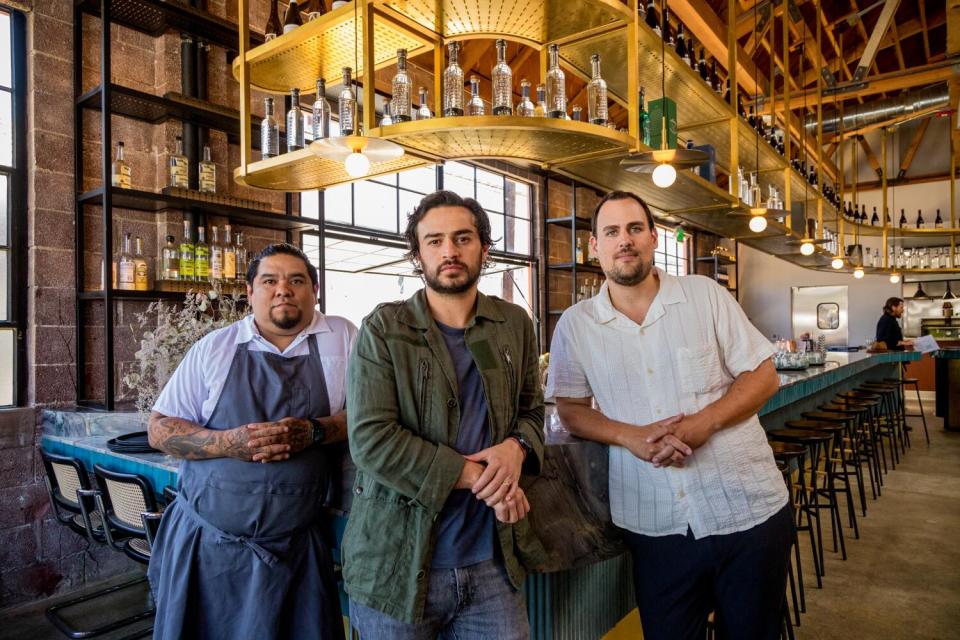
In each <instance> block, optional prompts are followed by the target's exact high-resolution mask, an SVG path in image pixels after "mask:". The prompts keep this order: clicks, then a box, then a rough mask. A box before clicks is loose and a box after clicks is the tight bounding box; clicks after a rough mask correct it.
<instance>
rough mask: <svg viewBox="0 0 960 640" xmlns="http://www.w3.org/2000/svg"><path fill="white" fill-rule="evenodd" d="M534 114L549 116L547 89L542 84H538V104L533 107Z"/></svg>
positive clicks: (541, 116)
mask: <svg viewBox="0 0 960 640" xmlns="http://www.w3.org/2000/svg"><path fill="white" fill-rule="evenodd" d="M533 115H534V116H536V117H537V118H545V117H547V89H546V87H544V86H543V85H542V84H538V85H537V106H535V107H534V108H533Z"/></svg>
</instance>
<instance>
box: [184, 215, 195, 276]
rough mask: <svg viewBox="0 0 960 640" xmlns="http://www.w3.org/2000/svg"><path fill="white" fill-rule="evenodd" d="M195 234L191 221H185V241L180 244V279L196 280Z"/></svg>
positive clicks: (186, 219) (185, 219)
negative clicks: (191, 227) (192, 230)
mask: <svg viewBox="0 0 960 640" xmlns="http://www.w3.org/2000/svg"><path fill="white" fill-rule="evenodd" d="M194 248H195V247H194V244H193V233H192V232H191V230H190V219H189V218H184V219H183V240H182V241H181V242H180V279H181V280H194V279H196V261H195V260H194V254H193V252H194Z"/></svg>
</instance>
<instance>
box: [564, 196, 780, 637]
mask: <svg viewBox="0 0 960 640" xmlns="http://www.w3.org/2000/svg"><path fill="white" fill-rule="evenodd" d="M590 243H591V247H592V248H593V249H594V251H595V252H596V254H597V255H598V256H599V259H600V265H601V267H602V268H603V271H604V273H605V275H606V276H607V280H606V282H605V283H604V285H603V286H602V287H601V289H600V293H599V294H598V295H597V296H596V297H594V298H591V299H589V300H586V301H583V302H580V303H579V304H577V305H575V306H573V307H571V308H570V309H567V310H566V311H565V312H564V314H563V316H562V317H561V318H560V321H559V322H558V324H557V328H556V331H555V333H554V336H553V343H552V345H551V350H550V374H549V378H548V388H547V392H546V395H547V396H554V397H555V398H556V401H557V409H558V411H559V413H560V417H561V419H562V420H563V421H564V423H565V424H566V425H567V427H568V428H569V429H570V431H571V432H572V433H574V434H575V435H577V436H580V437H582V438H586V439H589V440H595V441H598V442H604V443H607V444H609V445H610V472H609V473H610V512H611V516H612V518H613V522H614V524H616V525H617V526H619V527H620V528H621V529H622V530H623V533H624V538H625V540H626V542H627V545H628V547H629V548H630V551H631V553H632V554H633V561H634V582H635V587H636V596H637V605H638V608H639V612H640V619H641V623H642V624H643V632H644V638H646V639H647V640H657V639H660V638H664V639H667V638H669V639H671V640H677V639H685V638H690V639H693V638H703V637H704V632H705V627H706V622H707V616H708V614H709V612H710V611H715V612H716V627H717V630H718V633H719V635H720V637H730V638H751V639H758V640H759V639H764V638H770V639H775V638H777V637H778V635H779V629H780V622H781V620H782V609H781V607H782V603H783V596H784V592H785V580H786V569H787V562H788V557H789V556H788V554H789V548H790V541H791V539H792V535H793V534H792V527H793V524H792V521H791V515H790V510H789V507H788V496H787V491H786V487H785V485H784V482H783V479H782V477H781V475H780V473H779V471H778V470H777V467H776V464H775V462H774V459H773V454H772V451H771V449H770V447H769V445H768V444H767V441H766V437H765V434H764V430H763V427H762V426H761V425H760V422H759V420H758V418H757V411H758V410H759V409H760V408H761V407H762V406H763V405H764V403H765V402H766V401H767V400H768V399H769V398H770V397H771V396H772V395H773V394H774V393H776V391H777V388H778V380H777V375H776V370H775V368H774V366H773V363H772V361H771V359H770V358H771V356H772V355H773V350H772V348H771V346H770V344H769V343H768V342H767V340H766V339H764V337H763V336H762V335H761V334H760V332H759V331H757V330H756V328H754V327H753V326H752V325H751V324H750V322H749V321H748V320H747V318H746V316H745V315H744V313H743V311H742V310H741V309H740V307H739V305H738V304H737V302H736V300H734V298H733V297H732V296H731V295H730V294H729V293H728V292H727V291H725V290H724V289H723V288H722V287H720V286H719V285H718V284H716V283H715V282H714V281H712V280H710V279H709V278H704V277H700V276H687V277H683V278H677V277H674V276H670V275H668V274H666V273H664V272H663V271H661V270H660V269H657V268H655V267H654V266H653V261H654V251H655V249H656V247H657V230H656V227H655V226H654V220H653V215H652V214H651V212H650V209H649V208H648V207H647V205H646V203H644V202H643V201H642V200H641V199H640V198H639V197H637V196H636V195H634V194H632V193H628V192H612V193H610V194H608V195H607V196H606V197H605V198H604V199H603V200H602V201H601V202H600V204H599V205H598V206H597V209H596V211H595V212H594V216H593V235H592V237H591V238H590ZM591 399H594V400H595V401H596V403H597V406H598V407H599V408H598V409H592V408H591Z"/></svg>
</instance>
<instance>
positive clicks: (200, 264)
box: [193, 224, 210, 282]
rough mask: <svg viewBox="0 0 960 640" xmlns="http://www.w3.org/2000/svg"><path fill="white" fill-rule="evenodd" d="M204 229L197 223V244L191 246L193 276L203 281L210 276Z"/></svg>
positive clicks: (207, 246) (208, 253) (208, 246)
mask: <svg viewBox="0 0 960 640" xmlns="http://www.w3.org/2000/svg"><path fill="white" fill-rule="evenodd" d="M205 231H206V229H204V227H203V225H202V224H201V225H197V244H196V245H194V248H193V264H194V267H193V271H194V278H195V279H196V280H199V281H200V282H204V281H206V280H207V279H209V278H210V245H208V244H207V241H206V239H205V238H204V235H206V234H205Z"/></svg>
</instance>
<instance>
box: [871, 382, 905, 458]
mask: <svg viewBox="0 0 960 640" xmlns="http://www.w3.org/2000/svg"><path fill="white" fill-rule="evenodd" d="M860 390H861V391H867V392H869V393H877V394H879V395H880V398H881V404H882V407H883V412H884V415H885V417H886V425H887V426H886V428H885V429H881V434H884V435H886V436H887V437H889V438H890V439H891V442H890V450H891V452H893V454H894V455H895V456H896V462H897V463H899V462H900V453H901V452H902V453H904V454H906V452H907V444H909V443H908V440H907V438H906V437H905V433H906V432H905V431H904V430H903V426H904V425H905V422H904V418H903V417H902V415H901V414H902V412H901V410H900V402H899V401H900V387H899V386H898V385H893V384H889V383H883V382H865V383H864V384H862V385H861V386H860ZM884 431H886V433H884ZM897 444H899V445H900V447H899V449H898V448H897V446H896V445H897ZM894 468H896V467H894Z"/></svg>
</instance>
